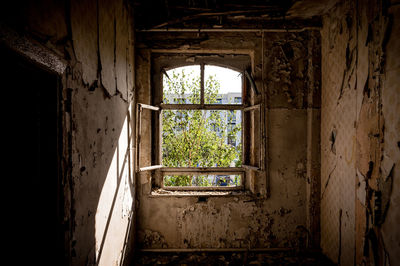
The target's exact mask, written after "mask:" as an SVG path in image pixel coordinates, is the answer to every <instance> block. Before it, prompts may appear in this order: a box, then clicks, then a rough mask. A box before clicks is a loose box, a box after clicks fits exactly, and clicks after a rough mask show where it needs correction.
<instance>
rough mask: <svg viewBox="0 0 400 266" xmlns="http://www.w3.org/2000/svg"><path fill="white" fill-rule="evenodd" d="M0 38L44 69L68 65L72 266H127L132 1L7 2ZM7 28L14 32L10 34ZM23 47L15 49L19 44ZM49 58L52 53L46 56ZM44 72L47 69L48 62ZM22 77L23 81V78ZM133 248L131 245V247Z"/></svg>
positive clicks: (66, 143) (64, 76)
mask: <svg viewBox="0 0 400 266" xmlns="http://www.w3.org/2000/svg"><path fill="white" fill-rule="evenodd" d="M0 9H1V10H2V11H1V26H2V28H1V29H2V30H1V33H2V35H1V37H2V38H1V39H2V41H3V42H6V43H7V42H9V41H10V40H11V38H10V36H5V32H13V33H16V34H15V35H16V36H17V35H18V36H19V37H18V38H19V39H15V38H14V40H16V41H15V42H14V43H13V44H10V43H8V45H9V46H11V47H10V48H11V49H15V50H17V51H18V52H21V53H23V54H25V55H29V54H32V53H35V51H34V50H32V49H31V47H29V46H24V47H22V49H21V48H20V47H21V45H20V46H18V44H19V43H33V44H35V45H37V46H38V47H43V49H42V50H41V51H40V52H39V53H38V52H36V54H34V55H33V56H31V58H32V59H33V60H34V61H35V60H36V59H37V58H39V60H37V61H38V62H39V64H41V60H40V58H41V57H46V58H48V55H46V54H41V53H42V52H43V51H48V54H50V55H52V56H55V57H57V58H58V60H59V61H60V62H63V63H64V64H65V65H64V68H63V69H62V70H60V69H51V67H52V65H51V64H50V69H49V70H50V71H56V72H58V74H59V76H60V79H61V86H62V88H61V89H62V98H63V99H62V103H61V105H62V109H63V112H62V114H61V117H60V119H61V120H62V125H63V128H62V131H63V140H62V142H63V156H64V157H63V158H62V159H60V160H62V165H63V172H64V175H65V176H63V180H62V182H63V189H64V204H65V208H64V214H65V218H64V228H65V230H66V231H65V234H64V235H65V239H66V243H65V245H66V249H67V250H66V258H68V259H69V261H68V264H69V265H95V264H96V265H114V264H120V263H123V262H124V259H125V257H126V256H128V254H129V252H130V249H131V248H132V245H127V243H128V242H127V241H128V239H130V237H131V227H130V226H131V224H132V221H133V219H134V209H133V202H134V180H133V179H132V171H133V170H132V167H131V165H132V156H131V149H130V148H131V145H132V132H133V130H132V128H131V127H132V119H131V118H130V117H131V116H130V110H129V105H130V101H131V97H132V95H133V90H134V51H133V45H134V42H133V41H134V39H133V20H132V15H131V9H130V6H128V4H127V2H126V1H123V0H120V1H106V0H85V1H74V0H72V1H50V0H40V1H22V3H20V2H14V3H2V4H1V8H0ZM5 28H7V29H8V31H6V30H4V29H5ZM14 44H17V45H14ZM44 53H47V52H44ZM44 67H49V65H46V64H44ZM21 78H23V77H21ZM131 242H132V243H133V240H132V241H131Z"/></svg>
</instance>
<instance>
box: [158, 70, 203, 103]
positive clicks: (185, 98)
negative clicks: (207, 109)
mask: <svg viewBox="0 0 400 266" xmlns="http://www.w3.org/2000/svg"><path fill="white" fill-rule="evenodd" d="M163 102H164V103H166V104H200V66H199V65H197V66H185V67H178V68H174V69H171V70H169V71H167V72H166V74H163Z"/></svg>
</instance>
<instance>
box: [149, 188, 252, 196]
mask: <svg viewBox="0 0 400 266" xmlns="http://www.w3.org/2000/svg"><path fill="white" fill-rule="evenodd" d="M251 195H252V193H251V192H249V191H243V190H239V191H233V190H229V191H226V190H225V191H183V190H180V191H177V190H175V191H171V190H165V189H162V188H159V189H154V190H152V191H151V193H150V195H149V197H237V196H251Z"/></svg>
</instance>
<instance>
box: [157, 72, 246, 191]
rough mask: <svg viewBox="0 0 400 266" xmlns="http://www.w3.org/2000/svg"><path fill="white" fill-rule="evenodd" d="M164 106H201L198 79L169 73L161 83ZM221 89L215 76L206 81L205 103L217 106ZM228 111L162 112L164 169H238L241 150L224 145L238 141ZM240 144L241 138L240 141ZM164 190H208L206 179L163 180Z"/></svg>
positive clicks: (237, 127) (189, 74)
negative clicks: (177, 188)
mask: <svg viewBox="0 0 400 266" xmlns="http://www.w3.org/2000/svg"><path fill="white" fill-rule="evenodd" d="M163 82H164V83H163V88H164V89H163V94H164V99H163V101H164V103H167V104H168V103H194V104H199V103H200V77H198V76H194V75H193V73H185V70H184V69H181V70H180V71H177V70H174V71H172V75H169V77H167V76H164V80H163ZM219 89H220V84H219V81H218V80H217V79H216V77H215V76H210V77H209V78H208V79H207V80H205V86H204V102H205V103H208V104H213V103H217V96H218V92H219ZM235 112H239V111H229V110H219V111H217V110H207V111H206V110H164V111H163V121H162V129H163V133H162V137H163V143H162V150H163V165H164V166H167V167H230V166H240V165H241V155H242V152H241V147H242V145H241V144H240V143H239V144H238V145H236V146H233V145H229V144H228V143H227V139H228V138H231V139H232V138H233V139H235V140H236V139H237V135H238V132H240V131H241V125H240V123H235V124H232V123H229V122H231V121H232V120H233V119H234V116H235ZM239 141H240V138H239ZM164 184H165V185H166V186H211V185H212V184H211V182H210V181H209V180H208V179H207V176H196V177H193V176H166V177H165V178H164Z"/></svg>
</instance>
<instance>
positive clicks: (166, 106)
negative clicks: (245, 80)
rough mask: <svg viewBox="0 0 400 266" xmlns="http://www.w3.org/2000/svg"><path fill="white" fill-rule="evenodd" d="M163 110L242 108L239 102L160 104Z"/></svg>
mask: <svg viewBox="0 0 400 266" xmlns="http://www.w3.org/2000/svg"><path fill="white" fill-rule="evenodd" d="M160 107H161V109H165V110H242V109H243V105H241V104H205V105H201V104H163V103H162V104H160Z"/></svg>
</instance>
